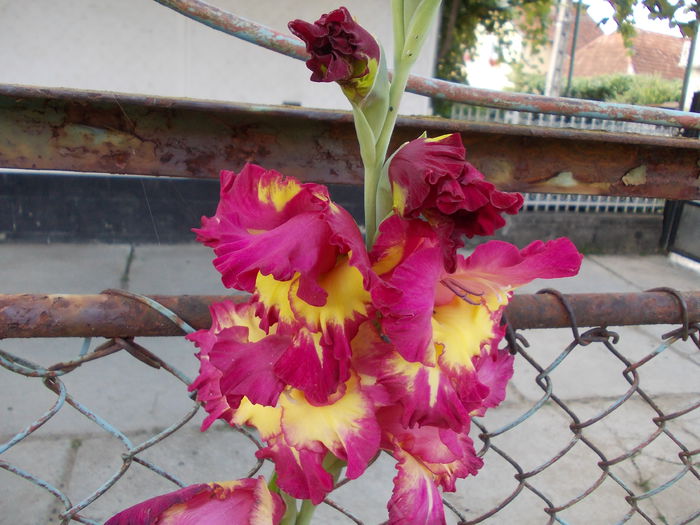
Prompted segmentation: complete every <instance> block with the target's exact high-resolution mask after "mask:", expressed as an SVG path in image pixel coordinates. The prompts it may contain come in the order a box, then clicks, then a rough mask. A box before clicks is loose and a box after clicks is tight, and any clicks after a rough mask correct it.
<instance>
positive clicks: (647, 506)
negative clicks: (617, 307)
mask: <svg viewBox="0 0 700 525" xmlns="http://www.w3.org/2000/svg"><path fill="white" fill-rule="evenodd" d="M548 293H549V294H554V296H555V297H556V298H557V300H558V301H559V302H560V303H561V305H562V306H563V308H564V310H565V311H566V312H567V313H566V316H567V319H568V322H569V324H570V325H571V326H570V328H556V329H551V328H550V329H544V330H528V331H517V330H515V331H511V332H510V333H509V334H508V337H507V340H508V344H509V346H510V349H511V351H512V352H514V353H515V354H517V357H516V365H515V368H516V372H515V376H514V378H513V380H512V382H511V385H510V387H509V392H508V396H507V398H506V401H505V402H504V403H503V404H502V405H501V406H500V407H498V408H496V409H493V410H492V411H490V412H489V413H488V414H487V415H486V417H485V418H474V425H473V427H472V433H473V436H472V437H473V439H474V441H475V444H476V446H477V450H478V453H479V455H480V456H482V457H483V459H484V461H485V466H484V468H483V469H482V471H481V473H480V474H479V475H478V476H477V477H475V478H468V479H466V480H463V481H461V482H460V483H459V484H458V490H457V492H456V493H454V494H445V505H446V507H447V508H448V509H449V511H448V515H449V518H448V521H449V522H451V523H522V524H529V523H533V524H539V523H565V524H566V523H626V522H628V523H659V524H662V523H663V524H667V523H675V524H686V523H691V522H694V521H695V520H697V519H698V518H700V498H698V494H699V493H700V392H699V391H698V384H700V341H699V333H698V329H699V327H698V325H696V324H692V323H689V322H688V312H687V307H686V305H685V302H684V300H683V298H682V296H680V295H678V294H674V292H669V293H670V294H672V295H673V296H674V297H675V298H677V300H678V304H679V308H678V312H674V314H673V315H672V316H671V319H669V322H671V321H673V320H676V319H682V320H683V321H682V322H681V324H680V326H675V327H668V326H652V325H648V326H633V327H629V326H628V327H622V328H620V329H616V330H615V331H613V330H611V329H608V328H606V327H605V326H598V327H593V328H591V329H587V330H585V331H584V330H583V329H579V328H578V327H577V323H578V321H577V319H576V317H575V314H574V308H573V307H572V305H571V304H570V300H569V298H567V296H563V295H561V294H558V293H556V292H553V291H549V292H548ZM150 306H152V307H158V308H159V309H160V313H161V314H163V315H174V314H171V312H169V311H168V310H167V309H163V308H162V307H161V306H158V305H155V304H151V305H150ZM173 320H174V321H179V320H178V318H177V316H175V317H173ZM604 324H605V323H604V322H603V323H601V325H604ZM181 325H182V326H183V327H184V328H185V329H186V330H187V329H188V328H187V325H186V324H182V323H181ZM525 335H527V338H526V337H525ZM16 341H17V340H7V341H4V342H3V346H4V347H5V348H3V350H2V351H1V352H0V364H2V373H1V374H0V375H2V378H1V382H0V384H2V385H3V387H2V390H3V398H5V399H9V403H10V405H8V406H9V407H10V408H14V410H21V411H22V417H21V418H19V419H17V418H12V417H9V418H8V417H6V418H4V420H5V423H3V424H2V432H1V434H2V435H1V437H2V442H3V444H2V445H0V467H1V469H0V474H1V475H2V478H0V479H1V483H0V487H2V488H1V489H0V490H1V491H3V492H5V494H3V497H2V498H1V499H2V500H3V501H4V503H3V506H4V507H6V509H5V510H4V517H3V518H2V519H0V521H2V520H3V519H7V517H8V516H9V521H7V523H17V522H18V521H17V517H18V516H22V515H23V514H24V513H25V512H26V508H23V505H26V504H27V503H28V502H31V504H32V505H33V506H34V507H37V506H38V507H41V508H42V509H45V511H46V513H47V514H46V515H48V516H50V517H49V522H51V523H70V522H71V521H72V522H79V523H90V524H94V523H101V522H102V521H103V520H104V519H106V518H107V517H109V516H110V515H111V514H113V513H115V512H117V511H118V510H120V509H121V508H123V507H126V506H128V505H131V504H133V503H136V502H138V501H140V500H143V499H145V498H147V497H151V496H153V495H156V494H158V493H163V492H166V491H170V490H174V489H175V488H177V487H178V486H183V485H185V484H190V483H195V482H202V481H212V480H224V479H234V478H239V477H247V476H251V475H253V474H254V473H256V472H258V471H259V470H260V469H262V471H263V472H265V471H267V472H269V470H270V468H269V465H264V464H262V463H260V462H256V460H255V458H254V455H253V452H254V451H255V450H256V447H258V446H260V445H259V443H258V442H257V440H256V438H255V437H254V436H253V435H252V434H251V433H250V432H248V431H247V430H246V429H242V428H241V429H230V428H228V427H227V426H226V425H223V424H222V425H220V426H218V427H215V428H214V430H213V431H212V430H210V431H209V432H206V433H199V432H198V431H197V429H196V427H197V426H198V424H199V421H200V419H201V417H197V411H198V408H199V407H198V406H197V405H196V404H195V403H194V402H193V401H192V400H191V398H190V397H189V394H188V393H187V389H186V385H187V384H188V383H189V382H190V378H189V377H188V374H191V373H193V372H195V371H196V360H195V359H194V358H193V357H192V352H193V350H192V348H189V343H185V342H184V341H182V340H181V338H172V337H171V338H156V339H153V338H144V339H141V340H140V342H137V341H135V340H134V338H130V337H115V338H112V339H109V340H107V341H105V342H103V343H100V344H95V345H91V344H90V342H89V341H87V340H86V342H84V343H83V344H82V345H78V344H77V343H76V340H75V339H68V340H65V339H62V340H58V339H44V340H43V342H45V350H46V351H45V352H44V353H41V352H39V353H38V354H37V355H32V356H31V358H30V357H28V356H27V355H26V354H24V353H23V352H22V348H21V345H14V346H13V343H15V342H16ZM59 342H61V343H62V344H63V349H61V348H53V347H56V346H58V347H60V346H61V344H59ZM183 343H184V344H183ZM8 346H9V347H10V349H11V350H12V351H8V349H7V348H8ZM147 346H148V347H153V348H158V349H159V350H158V351H152V350H151V349H148V348H146V347H147ZM69 347H72V348H69ZM188 348H189V351H188ZM183 349H184V350H185V351H182V350H183ZM71 352H72V353H73V354H74V355H73V356H72V358H71V357H70V354H71ZM164 355H166V356H167V357H163V356H164ZM64 356H67V358H64ZM56 357H61V358H64V359H62V360H60V361H58V362H56V360H55V358H56ZM51 358H54V360H53V361H50V359H51ZM35 360H41V361H42V362H41V363H37V362H35ZM44 361H45V362H46V363H48V362H51V363H52V364H50V365H47V364H45V362H44ZM80 375H82V379H83V381H82V382H81V381H80V380H77V381H73V379H74V376H80ZM75 379H80V377H75ZM155 384H159V385H161V386H158V387H157V388H156V390H155V391H153V390H152V387H153V385H155ZM15 389H18V390H19V391H20V392H19V393H17V392H15ZM40 391H41V392H40ZM115 392H119V393H120V394H118V396H119V397H117V398H115ZM13 394H14V395H15V397H14V398H13ZM44 394H48V395H44ZM17 396H19V398H21V399H19V400H18V398H17ZM161 397H167V398H168V399H170V400H171V401H172V400H175V401H176V403H175V406H164V405H163V404H162V403H161V404H160V405H159V401H158V399H159V398H161ZM154 398H155V399H154ZM23 402H24V403H23ZM27 403H28V404H27ZM15 405H16V406H15ZM66 412H70V414H66ZM75 416H77V418H76V417H75ZM62 417H63V418H64V421H61V418H62ZM66 417H68V419H66ZM71 417H73V418H74V419H71ZM20 421H26V424H24V425H20V424H19V422H20ZM37 455H38V456H40V457H41V458H42V461H40V462H39V464H41V465H42V468H40V469H39V471H34V470H30V469H28V468H27V467H26V465H27V464H28V463H31V464H32V465H34V466H35V468H36V465H37V461H36V459H37V457H36V456H37ZM30 457H31V458H32V460H33V461H31V462H30V461H28V459H29V458H30ZM67 470H69V471H70V476H68V477H66V475H65V474H66V471H67ZM394 473H395V471H394V469H393V463H392V461H391V460H390V458H388V457H380V458H379V459H378V460H377V461H376V462H375V463H374V464H373V465H372V466H371V467H370V468H369V470H368V472H367V473H366V474H365V475H364V476H363V477H362V478H360V480H357V481H353V482H349V483H343V482H342V481H341V483H340V485H341V486H340V487H339V488H338V489H336V491H334V492H333V493H331V497H330V499H329V500H328V501H327V502H326V503H327V505H324V506H322V508H321V509H319V512H318V513H317V518H318V520H319V521H318V522H319V523H346V522H347V523H351V522H355V523H379V522H382V521H384V520H385V519H386V516H385V510H384V508H383V506H384V504H385V502H386V500H387V499H388V496H389V493H390V491H391V480H392V478H393V476H394ZM42 501H48V502H49V503H48V504H47V505H44V506H43V507H42V505H41V504H40V503H41V502H42ZM37 521H38V522H45V518H44V521H41V520H40V519H37Z"/></svg>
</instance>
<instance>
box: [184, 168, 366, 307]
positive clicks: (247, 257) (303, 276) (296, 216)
mask: <svg viewBox="0 0 700 525" xmlns="http://www.w3.org/2000/svg"><path fill="white" fill-rule="evenodd" d="M221 181H222V184H221V197H220V202H219V206H218V207H217V211H216V214H215V215H214V217H212V218H209V219H207V218H203V220H202V228H200V229H198V230H195V231H196V232H197V238H198V240H199V241H201V242H203V243H205V244H207V245H208V246H211V247H213V248H214V252H215V253H216V255H217V257H216V259H214V266H215V267H216V268H217V270H219V272H221V274H222V281H223V283H224V285H226V286H228V287H232V288H238V289H241V290H246V291H249V292H252V291H253V290H254V287H255V282H256V279H257V277H258V274H263V275H271V276H273V277H274V278H275V279H277V280H280V281H287V280H290V279H292V278H293V277H295V276H296V278H297V279H298V280H299V287H298V290H297V293H298V295H299V297H300V298H301V299H302V300H304V301H306V302H308V303H309V304H312V305H315V306H323V305H324V304H325V301H326V292H325V291H324V290H323V289H322V288H321V287H320V286H319V285H318V284H317V282H316V281H317V279H318V277H319V276H320V275H322V274H324V273H325V272H327V271H329V270H330V269H332V268H333V267H334V266H335V264H336V258H337V256H338V255H341V254H348V253H350V252H353V254H354V257H352V258H351V259H352V263H353V264H356V265H357V266H358V267H359V266H362V260H361V259H362V250H359V253H357V254H355V253H354V251H357V248H358V247H361V246H362V235H361V234H360V231H359V229H358V228H357V225H356V224H355V222H354V221H353V220H352V217H351V216H350V214H349V213H347V212H346V211H345V210H343V209H342V208H340V207H339V206H337V205H335V204H333V203H331V201H330V198H329V196H328V190H327V189H326V187H325V186H322V185H319V184H312V183H306V184H302V183H301V182H299V181H298V180H296V179H294V178H291V177H289V178H287V177H284V176H283V175H282V174H280V173H278V172H276V171H274V170H264V169H263V168H261V167H259V166H255V165H253V164H247V165H246V166H245V167H244V168H243V170H241V172H240V173H239V174H237V175H236V174H235V173H234V174H232V172H222V174H221ZM361 270H362V271H363V272H364V273H363V276H364V277H365V278H366V279H369V276H368V273H367V270H368V263H367V262H366V261H365V263H364V267H363V268H362V269H361Z"/></svg>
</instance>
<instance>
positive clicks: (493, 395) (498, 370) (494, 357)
mask: <svg viewBox="0 0 700 525" xmlns="http://www.w3.org/2000/svg"><path fill="white" fill-rule="evenodd" d="M513 361H514V356H512V355H510V354H509V353H508V351H507V350H500V349H498V348H497V345H496V344H495V343H492V344H491V347H490V348H484V349H482V351H481V355H479V356H478V357H476V358H474V369H475V372H476V378H477V381H478V382H479V384H481V385H483V386H485V387H486V388H488V394H487V395H486V396H484V398H483V399H482V401H481V406H480V407H479V408H478V409H477V410H475V411H473V412H472V415H473V416H483V415H484V414H485V413H486V409H488V408H493V407H496V406H498V405H499V404H500V403H501V401H503V400H504V399H505V397H506V386H507V385H508V381H509V380H510V378H511V377H513Z"/></svg>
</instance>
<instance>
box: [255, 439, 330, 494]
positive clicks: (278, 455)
mask: <svg viewBox="0 0 700 525" xmlns="http://www.w3.org/2000/svg"><path fill="white" fill-rule="evenodd" d="M326 454H327V451H326V450H325V449H323V447H320V446H319V447H317V448H316V450H314V449H307V448H301V449H296V448H294V447H291V446H289V445H288V444H287V443H286V442H285V441H284V439H283V438H282V437H278V438H274V439H272V440H270V441H269V442H268V446H267V447H265V448H263V449H260V450H259V451H258V452H256V454H255V455H256V456H257V457H258V458H261V459H269V460H271V461H272V462H273V463H274V464H275V472H276V473H277V485H279V487H280V488H281V489H282V490H283V491H285V492H286V493H287V494H289V495H290V496H292V497H294V498H297V499H308V500H311V502H312V503H313V504H314V505H318V504H320V503H321V502H322V501H323V500H324V498H325V497H326V495H327V494H328V493H329V492H330V491H331V490H333V476H331V475H330V474H329V473H328V472H327V471H326V470H325V469H324V468H323V459H324V457H325V456H326Z"/></svg>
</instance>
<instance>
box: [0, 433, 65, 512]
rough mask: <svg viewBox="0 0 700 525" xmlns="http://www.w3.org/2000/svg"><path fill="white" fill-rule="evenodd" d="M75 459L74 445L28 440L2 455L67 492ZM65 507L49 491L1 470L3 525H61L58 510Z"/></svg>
mask: <svg viewBox="0 0 700 525" xmlns="http://www.w3.org/2000/svg"><path fill="white" fill-rule="evenodd" d="M72 457H73V448H72V447H71V442H70V441H68V442H67V441H65V440H61V439H58V440H57V439H52V438H49V439H41V440H36V439H25V440H23V441H21V442H20V443H17V444H16V445H14V446H13V447H11V448H10V449H9V450H8V451H7V452H5V453H4V454H3V455H2V459H3V461H6V462H7V463H9V464H11V465H13V466H15V467H17V468H20V469H22V470H24V471H25V472H28V473H30V474H33V475H34V476H35V477H37V478H40V479H41V480H43V481H45V482H48V483H50V484H51V485H53V486H54V487H55V488H57V489H58V490H65V489H66V484H65V482H66V480H67V472H68V471H69V469H70V464H71V461H72ZM57 508H60V510H63V509H64V507H63V506H62V505H61V503H60V501H59V500H58V499H57V498H56V497H55V496H54V495H53V494H51V493H50V492H48V491H47V490H45V489H43V488H41V487H38V486H37V485H36V484H34V483H32V482H30V481H29V480H27V479H24V478H22V477H20V476H18V475H16V474H14V473H11V472H9V471H7V470H5V469H0V525H17V524H18V523H21V524H23V525H46V524H48V523H58V520H56V517H57V515H56V513H55V510H56V509H57Z"/></svg>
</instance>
